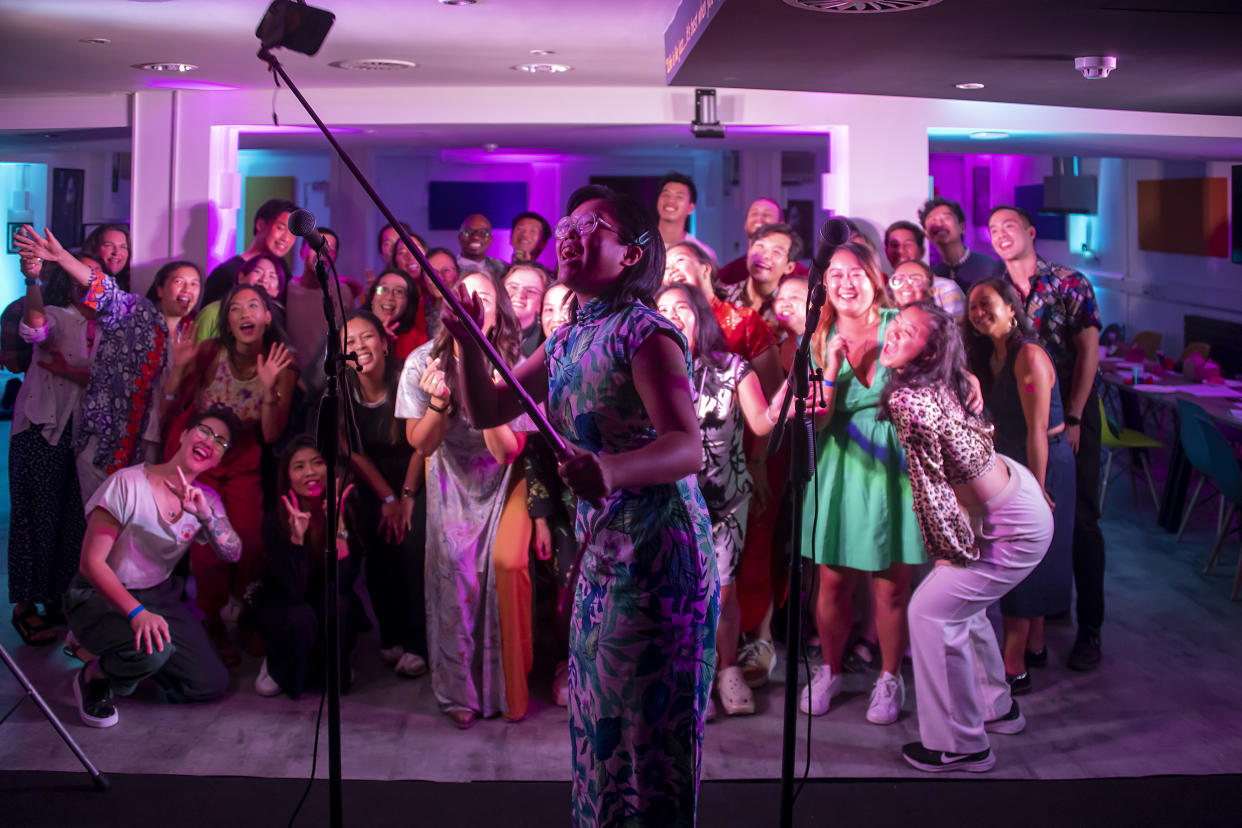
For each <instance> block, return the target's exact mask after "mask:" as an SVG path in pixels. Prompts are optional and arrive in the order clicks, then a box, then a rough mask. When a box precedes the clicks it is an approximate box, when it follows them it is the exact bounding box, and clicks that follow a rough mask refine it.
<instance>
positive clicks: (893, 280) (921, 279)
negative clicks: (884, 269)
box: [888, 273, 927, 288]
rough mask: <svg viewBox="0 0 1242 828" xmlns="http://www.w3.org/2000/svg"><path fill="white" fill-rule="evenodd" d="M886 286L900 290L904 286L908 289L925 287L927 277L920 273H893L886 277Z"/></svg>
mask: <svg viewBox="0 0 1242 828" xmlns="http://www.w3.org/2000/svg"><path fill="white" fill-rule="evenodd" d="M888 284H889V286H890V287H894V288H901V287H905V286H906V285H909V286H910V287H916V286H918V285H923V286H924V287H926V286H927V277H926V276H924V275H923V274H922V273H894V274H893V275H892V276H890V277H888Z"/></svg>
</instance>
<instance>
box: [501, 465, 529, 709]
mask: <svg viewBox="0 0 1242 828" xmlns="http://www.w3.org/2000/svg"><path fill="white" fill-rule="evenodd" d="M519 463H520V461H519ZM521 471H522V470H521V468H520V466H519V468H516V469H514V474H513V478H514V479H513V481H512V482H510V484H509V487H510V488H509V496H508V498H506V500H505V507H504V510H503V511H502V512H501V513H500V525H499V526H498V527H497V528H496V542H495V543H494V544H493V545H492V565H493V566H494V567H495V568H496V599H497V602H498V603H499V605H500V657H501V663H502V665H503V667H504V674H505V702H506V704H507V706H508V708H509V712H508V713H506V714H505V717H506V718H508V719H520V718H522V717H523V716H525V715H526V711H527V710H528V709H529V707H530V691H529V690H528V689H527V686H526V678H527V676H528V675H530V670H531V667H532V666H534V663H535V650H534V634H533V630H532V624H531V585H530V538H531V529H532V524H531V520H530V515H529V514H527V512H526V478H525V477H524V476H523V475H522V473H521Z"/></svg>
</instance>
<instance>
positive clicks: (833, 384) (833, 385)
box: [823, 379, 837, 388]
mask: <svg viewBox="0 0 1242 828" xmlns="http://www.w3.org/2000/svg"><path fill="white" fill-rule="evenodd" d="M823 382H824V387H825V388H836V387H837V383H836V382H835V381H834V380H830V379H826V380H824V381H823Z"/></svg>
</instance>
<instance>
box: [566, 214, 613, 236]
mask: <svg viewBox="0 0 1242 828" xmlns="http://www.w3.org/2000/svg"><path fill="white" fill-rule="evenodd" d="M600 225H603V226H604V227H607V228H608V229H609V230H611V231H612V232H614V233H616V234H617V238H620V237H621V231H620V230H619V229H617V228H616V227H613V226H612V225H611V224H609V223H608V222H606V221H604V220H603V219H602V218H600V217H599V216H597V215H596V214H595V213H583V214H582V215H580V216H565V218H563V219H561V220H560V221H558V222H557V223H556V230H555V232H554V233H553V235H554V236H556V237H557V238H558V239H561V240H564V239H567V238H569V237H570V236H571V235H578V236H589V235H590V234H592V233H594V232H595V230H596V229H597V228H598V227H599V226H600Z"/></svg>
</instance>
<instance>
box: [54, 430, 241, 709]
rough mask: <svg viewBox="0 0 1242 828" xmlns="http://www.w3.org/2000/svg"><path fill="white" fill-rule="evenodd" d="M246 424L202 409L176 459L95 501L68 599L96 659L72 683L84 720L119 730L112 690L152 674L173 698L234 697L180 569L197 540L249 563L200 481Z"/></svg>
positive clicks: (128, 475)
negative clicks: (188, 598) (193, 610)
mask: <svg viewBox="0 0 1242 828" xmlns="http://www.w3.org/2000/svg"><path fill="white" fill-rule="evenodd" d="M237 428H238V425H237V418H236V417H234V416H233V412H231V411H229V410H228V409H227V408H211V409H208V410H206V411H203V412H202V413H200V414H198V415H196V416H194V417H193V418H191V420H190V422H189V426H188V428H186V429H185V430H184V431H183V432H182V433H181V437H180V438H179V439H178V441H177V448H176V451H175V452H174V453H173V455H172V457H171V458H169V459H168V461H167V462H164V463H160V464H158V465H151V464H139V465H137V466H130V467H129V468H126V469H122V470H121V471H118V472H117V473H116V474H113V475H112V476H111V477H109V478H108V479H107V480H106V481H105V482H104V484H103V486H101V487H100V488H99V491H97V492H96V493H95V496H94V497H92V498H91V500H90V502H89V503H87V504H86V514H87V519H88V523H87V528H86V538H85V540H84V541H83V542H82V561H81V564H80V566H79V570H78V574H77V575H75V576H74V578H73V582H72V583H71V584H70V585H69V591H68V593H67V594H66V595H65V612H66V615H67V616H68V619H69V629H70V630H72V631H73V634H74V636H75V637H76V638H77V640H78V641H79V642H81V644H82V646H83V647H84V648H86V649H87V650H89V651H90V652H92V653H94V654H95V655H96V658H95V659H94V660H93V661H90V662H88V663H87V665H86V666H85V667H83V668H82V669H81V670H79V671H78V673H77V675H76V676H75V677H74V680H73V693H74V696H75V698H76V699H77V702H78V714H79V715H80V716H81V718H82V722H83V723H84V724H86V725H89V726H91V727H112V726H113V725H114V724H116V723H117V714H116V706H115V704H114V703H113V700H112V694H113V693H117V694H119V695H122V696H128V695H129V694H130V693H132V692H134V689H135V688H136V687H137V685H138V683H139V682H141V681H143V680H144V679H147V678H154V679H155V681H156V683H158V684H159V685H160V687H161V688H163V690H164V691H165V693H166V694H167V695H168V697H169V700H171V701H206V700H208V699H213V698H216V697H217V696H222V695H224V693H225V692H227V691H228V687H229V674H228V671H227V670H226V669H225V668H224V665H223V664H221V663H220V661H219V659H217V658H216V656H215V654H214V653H213V652H212V648H211V644H210V643H208V639H207V634H206V633H205V632H204V630H203V628H202V626H201V625H200V624H199V623H198V621H197V620H196V619H195V618H194V616H193V615H192V614H191V613H190V608H189V607H188V606H186V605H185V603H184V602H183V601H182V598H181V596H182V592H183V591H184V589H185V578H183V577H182V576H180V575H177V574H175V570H176V568H177V564H178V563H179V562H180V561H181V559H182V557H184V555H185V552H186V549H187V548H188V547H189V545H190V544H191V543H192V542H194V541H196V540H197V541H201V542H203V543H206V544H209V545H210V547H211V550H212V554H214V555H216V556H217V557H219V558H220V559H221V560H222V561H236V560H237V559H238V558H240V557H241V551H242V544H241V539H240V538H238V537H237V533H236V532H234V531H233V527H232V525H230V523H229V519H228V516H227V515H226V514H225V512H224V504H222V503H221V502H220V498H219V496H218V495H216V493H215V492H214V491H212V490H210V489H208V488H205V487H203V486H201V485H199V484H198V483H197V479H198V478H199V476H200V475H202V474H203V473H204V472H207V471H210V470H211V469H213V468H215V467H216V466H217V465H218V464H219V463H220V461H221V460H222V459H223V458H224V457H225V455H226V454H227V453H228V450H229V448H230V442H231V441H232V439H233V435H234V434H235V433H236V432H237Z"/></svg>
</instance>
